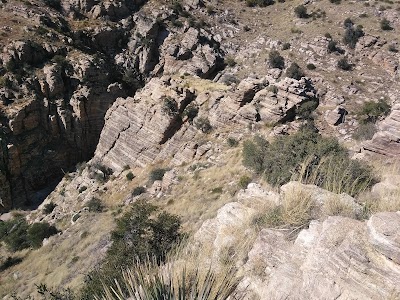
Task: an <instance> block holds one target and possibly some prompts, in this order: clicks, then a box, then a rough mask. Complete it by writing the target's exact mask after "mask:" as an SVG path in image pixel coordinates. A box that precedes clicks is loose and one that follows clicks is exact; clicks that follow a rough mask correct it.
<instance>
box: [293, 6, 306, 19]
mask: <svg viewBox="0 0 400 300" xmlns="http://www.w3.org/2000/svg"><path fill="white" fill-rule="evenodd" d="M294 13H295V14H296V16H297V17H298V18H301V19H306V18H308V17H309V15H308V13H307V8H306V7H305V6H304V5H299V6H296V7H295V8H294Z"/></svg>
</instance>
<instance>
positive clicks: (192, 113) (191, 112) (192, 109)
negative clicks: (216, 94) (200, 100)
mask: <svg viewBox="0 0 400 300" xmlns="http://www.w3.org/2000/svg"><path fill="white" fill-rule="evenodd" d="M198 113H199V108H198V106H197V105H196V104H193V103H190V104H189V105H188V106H186V108H185V110H184V111H183V115H184V116H186V117H187V118H188V121H189V123H190V124H193V120H194V118H196V117H197V115H198Z"/></svg>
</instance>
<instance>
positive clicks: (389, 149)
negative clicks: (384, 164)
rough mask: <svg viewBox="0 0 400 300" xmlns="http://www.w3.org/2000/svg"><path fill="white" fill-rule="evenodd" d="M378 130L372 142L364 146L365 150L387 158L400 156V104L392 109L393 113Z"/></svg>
mask: <svg viewBox="0 0 400 300" xmlns="http://www.w3.org/2000/svg"><path fill="white" fill-rule="evenodd" d="M378 128H379V131H378V132H377V133H376V134H375V135H374V136H373V138H372V140H371V141H368V142H366V143H365V144H364V145H363V146H364V149H365V150H367V151H371V152H375V153H379V154H383V155H387V156H393V157H395V156H398V155H400V104H395V105H394V106H393V107H392V112H391V113H390V115H389V116H388V117H387V118H386V119H385V120H383V121H382V122H381V123H380V124H379V125H378Z"/></svg>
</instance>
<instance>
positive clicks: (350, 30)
mask: <svg viewBox="0 0 400 300" xmlns="http://www.w3.org/2000/svg"><path fill="white" fill-rule="evenodd" d="M363 35H364V32H363V30H362V28H361V27H360V26H357V27H356V28H354V26H351V27H347V28H346V30H345V32H344V36H343V43H344V44H345V45H347V46H349V48H351V49H354V48H355V47H356V44H357V42H358V40H359V39H360V37H362V36H363Z"/></svg>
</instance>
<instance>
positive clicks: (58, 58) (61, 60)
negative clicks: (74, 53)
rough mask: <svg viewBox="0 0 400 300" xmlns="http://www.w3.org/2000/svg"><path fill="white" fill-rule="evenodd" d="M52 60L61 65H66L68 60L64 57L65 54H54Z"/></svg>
mask: <svg viewBox="0 0 400 300" xmlns="http://www.w3.org/2000/svg"><path fill="white" fill-rule="evenodd" d="M52 61H53V62H55V63H56V64H57V65H59V66H61V67H66V66H68V61H67V59H66V58H65V56H62V55H55V56H54V57H53V58H52Z"/></svg>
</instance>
